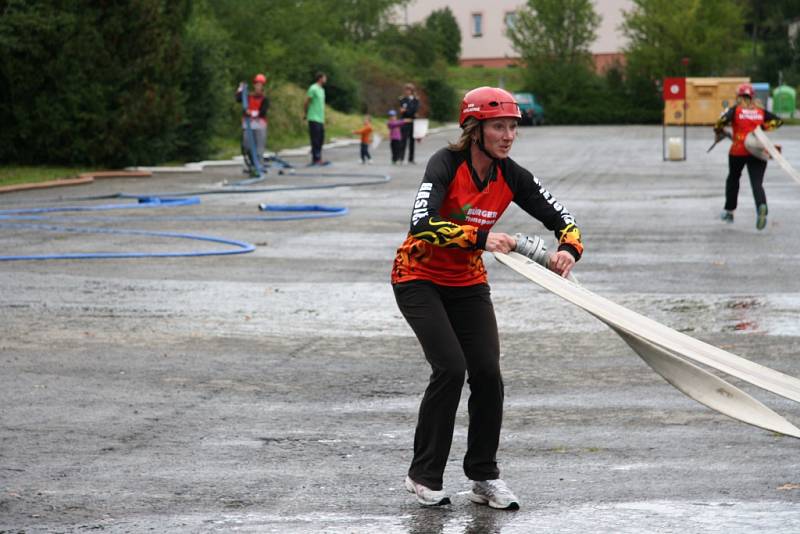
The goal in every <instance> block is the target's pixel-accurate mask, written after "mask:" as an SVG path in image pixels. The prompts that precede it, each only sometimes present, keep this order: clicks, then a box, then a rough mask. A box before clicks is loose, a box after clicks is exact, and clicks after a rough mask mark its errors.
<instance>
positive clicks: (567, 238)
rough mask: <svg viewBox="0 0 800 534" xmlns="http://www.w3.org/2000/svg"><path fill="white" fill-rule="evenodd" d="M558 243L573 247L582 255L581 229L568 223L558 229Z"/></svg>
mask: <svg viewBox="0 0 800 534" xmlns="http://www.w3.org/2000/svg"><path fill="white" fill-rule="evenodd" d="M558 234H559V236H558V244H559V245H569V246H571V247H573V248H574V249H575V250H576V251H577V252H578V255H579V256H580V255H583V241H581V229H580V228H578V227H577V226H575V223H570V224H568V225H567V226H565V227H564V228H562V229H561V230H559V231H558Z"/></svg>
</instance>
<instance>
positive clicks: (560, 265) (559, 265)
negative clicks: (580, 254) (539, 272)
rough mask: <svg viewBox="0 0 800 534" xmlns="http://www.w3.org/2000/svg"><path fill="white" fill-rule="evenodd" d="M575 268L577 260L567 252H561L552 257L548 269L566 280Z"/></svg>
mask: <svg viewBox="0 0 800 534" xmlns="http://www.w3.org/2000/svg"><path fill="white" fill-rule="evenodd" d="M574 266H575V258H574V257H573V256H572V254H570V253H569V252H567V251H566V250H559V251H558V252H556V253H555V254H553V255H552V256H550V261H549V262H548V264H547V268H548V269H550V270H551V271H553V272H554V273H556V274H560V275H561V276H563V277H564V278H566V277H567V276H569V273H570V271H572V268H573V267H574Z"/></svg>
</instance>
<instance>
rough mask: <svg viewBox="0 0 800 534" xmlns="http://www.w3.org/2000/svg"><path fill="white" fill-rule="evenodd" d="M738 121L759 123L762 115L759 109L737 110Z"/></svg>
mask: <svg viewBox="0 0 800 534" xmlns="http://www.w3.org/2000/svg"><path fill="white" fill-rule="evenodd" d="M738 111H739V113H738V115H739V117H738V118H739V120H743V121H760V120H761V119H762V114H761V110H760V109H749V108H739V110H738Z"/></svg>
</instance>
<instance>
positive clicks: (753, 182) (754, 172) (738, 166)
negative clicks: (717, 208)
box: [725, 155, 767, 211]
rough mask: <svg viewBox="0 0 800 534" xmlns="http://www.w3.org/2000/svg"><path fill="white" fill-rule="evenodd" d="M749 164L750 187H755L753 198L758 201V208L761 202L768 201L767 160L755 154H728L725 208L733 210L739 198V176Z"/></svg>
mask: <svg viewBox="0 0 800 534" xmlns="http://www.w3.org/2000/svg"><path fill="white" fill-rule="evenodd" d="M745 165H747V174H748V175H749V176H750V187H751V188H752V189H753V198H754V199H755V201H756V210H758V207H759V206H760V205H761V204H766V203H767V194H766V193H765V192H764V172H765V171H766V170H767V162H766V161H764V160H763V159H758V158H757V157H755V156H730V155H729V156H728V179H727V180H725V209H726V210H728V211H733V210H735V209H736V205H737V203H738V200H739V178H741V176H742V170H743V169H744V166H745Z"/></svg>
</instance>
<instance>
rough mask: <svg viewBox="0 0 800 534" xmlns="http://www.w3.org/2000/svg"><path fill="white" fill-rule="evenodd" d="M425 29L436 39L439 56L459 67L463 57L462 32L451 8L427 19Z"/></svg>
mask: <svg viewBox="0 0 800 534" xmlns="http://www.w3.org/2000/svg"><path fill="white" fill-rule="evenodd" d="M425 27H426V28H427V29H428V31H429V33H430V34H431V36H432V37H433V38H434V39H435V42H436V48H437V51H438V52H439V54H440V55H441V56H442V57H444V59H445V61H447V63H448V64H450V65H457V64H458V59H459V57H460V56H461V30H460V29H459V27H458V21H456V17H455V16H454V15H453V12H452V11H450V8H449V7H445V8H443V9H437V10H435V11H433V12H431V14H430V15H428V18H426V19H425Z"/></svg>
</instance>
